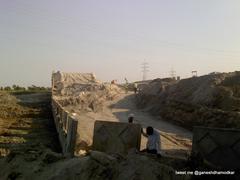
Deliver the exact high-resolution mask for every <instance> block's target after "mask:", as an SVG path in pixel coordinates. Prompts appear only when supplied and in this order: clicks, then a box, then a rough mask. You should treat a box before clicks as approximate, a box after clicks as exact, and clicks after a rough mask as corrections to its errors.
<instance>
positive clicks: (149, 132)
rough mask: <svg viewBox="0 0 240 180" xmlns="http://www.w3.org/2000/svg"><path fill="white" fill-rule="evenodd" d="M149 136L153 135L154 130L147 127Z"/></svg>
mask: <svg viewBox="0 0 240 180" xmlns="http://www.w3.org/2000/svg"><path fill="white" fill-rule="evenodd" d="M146 131H147V135H153V128H152V127H151V126H148V127H147V130H146Z"/></svg>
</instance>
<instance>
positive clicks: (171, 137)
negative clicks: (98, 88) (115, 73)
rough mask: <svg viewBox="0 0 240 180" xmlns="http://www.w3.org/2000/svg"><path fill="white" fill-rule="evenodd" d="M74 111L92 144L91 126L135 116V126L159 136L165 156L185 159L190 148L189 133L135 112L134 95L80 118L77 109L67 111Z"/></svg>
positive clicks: (143, 147)
mask: <svg viewBox="0 0 240 180" xmlns="http://www.w3.org/2000/svg"><path fill="white" fill-rule="evenodd" d="M72 109H74V111H75V112H76V114H77V115H76V118H77V119H79V120H80V122H81V123H79V125H80V128H81V131H82V132H84V133H82V134H81V136H82V138H83V139H84V140H87V142H88V143H89V144H91V143H92V137H93V129H94V122H95V121H96V120H104V121H115V122H128V116H129V114H131V113H133V114H134V115H135V123H139V124H141V125H142V127H143V128H146V127H147V126H152V127H154V128H155V129H156V130H157V131H158V132H160V135H161V149H162V153H163V154H164V155H166V156H174V157H181V158H186V157H187V155H188V154H189V153H190V150H191V146H192V133H191V132H190V131H188V130H186V129H183V128H181V127H179V126H176V125H173V124H171V123H168V122H166V121H163V120H162V119H161V117H154V116H151V115H150V114H149V113H147V112H144V110H141V109H138V108H137V107H136V105H135V95H134V94H133V93H128V94H125V93H120V94H118V95H117V96H116V97H115V98H114V99H113V100H112V101H107V102H106V103H105V104H104V108H103V111H101V112H97V113H94V112H88V113H86V114H83V113H81V112H78V110H77V109H78V107H69V109H68V110H69V111H70V110H72ZM146 140H147V139H146V138H145V137H144V136H142V141H141V149H145V148H146Z"/></svg>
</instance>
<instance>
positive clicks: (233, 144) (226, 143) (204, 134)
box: [193, 127, 240, 170]
mask: <svg viewBox="0 0 240 180" xmlns="http://www.w3.org/2000/svg"><path fill="white" fill-rule="evenodd" d="M193 152H194V153H200V154H201V155H202V156H203V157H204V158H205V159H206V160H208V161H209V162H211V163H212V164H214V165H216V166H220V167H223V168H226V169H228V170H231V169H239V168H240V130H237V129H220V128H219V129H218V128H203V127H194V130H193Z"/></svg>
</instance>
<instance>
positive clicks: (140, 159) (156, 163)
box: [0, 150, 190, 180]
mask: <svg viewBox="0 0 240 180" xmlns="http://www.w3.org/2000/svg"><path fill="white" fill-rule="evenodd" d="M164 162H165V163H164ZM166 162H167V160H165V159H158V158H156V157H155V156H147V155H139V154H135V153H129V154H128V156H127V157H122V156H120V155H117V154H115V155H107V154H105V153H102V152H97V151H92V152H90V154H88V155H87V156H84V157H78V158H72V159H68V158H65V157H63V156H61V155H59V154H56V153H53V152H51V151H41V150H39V151H28V155H24V154H23V153H22V154H11V155H9V156H8V157H6V158H4V159H1V160H0V166H1V167H3V168H2V169H1V170H0V176H1V178H2V179H25V180H27V179H36V180H38V179H39V180H40V179H41V180H42V179H46V180H57V179H62V180H67V179H79V180H81V179H82V180H90V179H94V180H107V179H109V180H110V179H116V180H118V179H119V180H122V179H139V180H141V179H142V180H145V179H151V180H154V179H156V180H157V179H164V180H165V179H166V180H167V179H190V178H189V177H188V176H176V175H175V171H174V169H173V168H172V167H170V166H169V165H168V163H166ZM176 162H178V166H180V165H181V166H182V167H181V168H183V166H184V164H185V163H184V162H182V161H181V160H180V161H179V160H178V161H177V160H175V162H174V163H173V162H171V163H170V164H175V165H176V164H177V163H176ZM179 163H181V164H179ZM20 164H21V165H20Z"/></svg>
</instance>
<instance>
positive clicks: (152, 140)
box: [147, 130, 161, 153]
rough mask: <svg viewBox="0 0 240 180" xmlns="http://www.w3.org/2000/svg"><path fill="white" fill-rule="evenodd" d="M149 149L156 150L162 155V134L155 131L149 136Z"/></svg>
mask: <svg viewBox="0 0 240 180" xmlns="http://www.w3.org/2000/svg"><path fill="white" fill-rule="evenodd" d="M147 138H148V141H147V149H149V150H153V149H156V150H157V152H158V153H160V148H161V143H160V134H159V133H158V132H157V131H156V130H153V134H152V135H147Z"/></svg>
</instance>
